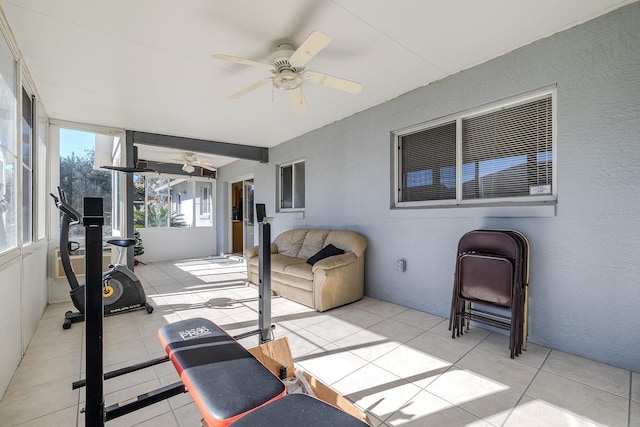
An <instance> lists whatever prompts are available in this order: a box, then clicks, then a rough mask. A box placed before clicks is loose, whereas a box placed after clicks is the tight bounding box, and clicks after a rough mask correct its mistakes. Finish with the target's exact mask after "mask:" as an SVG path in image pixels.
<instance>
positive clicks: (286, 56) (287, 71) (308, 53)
mask: <svg viewBox="0 0 640 427" xmlns="http://www.w3.org/2000/svg"><path fill="white" fill-rule="evenodd" d="M329 42H331V38H329V36H328V35H327V34H325V33H323V32H320V31H313V32H312V33H311V34H310V35H309V36H308V37H307V38H306V40H305V41H304V42H303V43H302V44H301V45H300V47H298V48H297V49H294V48H293V46H292V45H290V44H287V43H283V44H280V45H279V46H278V48H277V49H276V51H275V52H273V53H272V54H271V55H270V56H269V62H260V61H254V60H251V59H245V58H239V57H237V56H231V55H225V54H221V53H217V54H214V55H211V57H212V58H214V59H220V60H223V61H231V62H236V63H238V64H243V65H248V66H251V67H258V68H264V69H267V70H269V71H270V72H271V73H272V74H273V76H271V77H266V78H264V79H262V80H258V81H257V82H255V83H253V84H252V85H250V86H247V87H246V88H244V89H242V90H240V91H238V92H236V93H234V94H232V95H231V96H229V99H238V98H240V97H241V96H244V95H246V94H247V93H249V92H251V91H253V90H255V89H257V88H259V87H260V86H263V85H265V84H267V83H271V84H272V85H273V87H275V88H277V89H281V90H285V91H286V92H287V94H288V95H289V99H290V100H291V103H292V104H293V108H294V109H295V111H296V113H298V114H304V113H306V112H307V111H309V107H308V106H307V102H306V100H305V98H304V94H303V93H302V82H303V80H308V81H310V82H312V83H317V84H319V85H323V86H328V87H331V88H334V89H338V90H341V91H344V92H348V93H352V94H356V93H359V92H360V90H362V85H361V84H360V83H357V82H354V81H351V80H347V79H343V78H340V77H335V76H331V75H329V74H325V73H321V72H318V71H311V70H306V69H305V65H306V64H307V62H309V61H310V60H311V58H313V57H314V56H316V55H317V54H318V52H320V51H321V50H322V49H324V48H325V46H327V45H328V44H329Z"/></svg>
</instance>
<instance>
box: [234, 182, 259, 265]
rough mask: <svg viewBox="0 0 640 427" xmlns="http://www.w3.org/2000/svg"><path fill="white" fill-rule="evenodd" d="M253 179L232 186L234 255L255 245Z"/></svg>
mask: <svg viewBox="0 0 640 427" xmlns="http://www.w3.org/2000/svg"><path fill="white" fill-rule="evenodd" d="M253 192H254V186H253V179H247V180H243V181H238V182H234V183H232V184H231V241H232V249H231V251H232V252H233V253H234V254H239V255H242V253H243V251H244V249H245V248H248V247H250V246H253V245H254V235H253V234H254V232H253V230H254V210H253V205H254V198H253Z"/></svg>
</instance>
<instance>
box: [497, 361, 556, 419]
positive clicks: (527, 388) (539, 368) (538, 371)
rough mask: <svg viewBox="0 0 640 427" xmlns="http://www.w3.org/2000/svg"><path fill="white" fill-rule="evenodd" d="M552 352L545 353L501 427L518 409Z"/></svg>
mask: <svg viewBox="0 0 640 427" xmlns="http://www.w3.org/2000/svg"><path fill="white" fill-rule="evenodd" d="M552 351H553V350H550V351H549V353H547V355H546V356H545V358H544V360H543V361H542V363H541V364H540V366H539V367H538V370H537V372H536V374H535V375H534V376H533V378H531V381H530V382H529V384H527V386H526V387H525V389H524V390H523V391H522V394H521V395H520V397H519V398H518V401H517V402H516V404H515V405H513V408H511V410H509V413H508V414H507V416H506V418H505V419H504V421H503V422H502V424H501V425H500V426H501V427H505V425H506V424H507V422H508V421H509V418H511V416H512V415H513V411H515V409H516V408H517V407H518V405H519V404H520V402H522V398H523V397H524V396H525V395H526V394H527V391H528V390H529V387H531V384H533V382H534V381H535V380H536V378H537V377H538V375H539V374H540V371H542V366H544V364H545V362H546V361H547V359H548V358H549V356H550V355H551V352H552Z"/></svg>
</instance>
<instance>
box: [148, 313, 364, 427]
mask: <svg viewBox="0 0 640 427" xmlns="http://www.w3.org/2000/svg"><path fill="white" fill-rule="evenodd" d="M158 336H159V338H160V342H161V343H162V346H163V347H164V349H165V351H166V352H167V355H168V356H169V358H170V360H171V362H172V363H173V365H174V367H175V368H176V370H177V371H178V374H179V375H180V379H181V380H182V382H183V383H184V385H185V387H186V388H187V390H188V391H189V393H190V394H191V396H192V398H193V400H194V402H195V403H196V406H197V407H198V409H199V410H200V413H201V414H202V417H203V419H202V422H203V425H205V426H206V427H219V426H228V425H232V426H233V427H242V426H278V427H288V426H292V427H293V426H300V425H305V426H306V427H315V426H326V425H340V426H345V427H351V426H353V427H362V426H366V425H367V424H365V423H363V422H362V421H360V420H358V419H356V418H354V417H352V416H351V415H349V414H347V413H344V412H342V411H341V410H339V409H337V408H335V407H333V406H331V405H329V404H326V403H324V402H322V401H320V400H318V399H315V398H312V397H309V396H303V395H289V396H285V395H286V389H285V386H284V384H283V383H282V381H280V380H279V379H278V377H276V376H275V375H274V374H273V373H272V372H271V371H269V370H268V369H267V368H266V367H265V366H264V365H263V364H262V363H260V361H258V359H256V358H255V357H253V356H252V355H251V353H249V352H248V351H247V350H246V349H245V348H244V347H243V346H242V345H240V344H239V343H238V342H237V341H236V340H235V339H233V338H232V337H231V336H229V335H228V334H227V333H226V332H225V331H224V330H223V329H221V328H220V327H219V326H217V325H216V324H214V323H213V322H211V321H209V320H207V319H203V318H194V319H187V320H182V321H179V322H176V323H171V324H168V325H165V326H163V327H162V328H160V330H159V331H158ZM247 414H249V415H247ZM245 418H246V420H245ZM327 422H329V424H327Z"/></svg>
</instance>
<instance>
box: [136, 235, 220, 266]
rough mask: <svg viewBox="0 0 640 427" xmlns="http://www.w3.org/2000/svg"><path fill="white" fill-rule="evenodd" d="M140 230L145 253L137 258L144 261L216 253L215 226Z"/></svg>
mask: <svg viewBox="0 0 640 427" xmlns="http://www.w3.org/2000/svg"><path fill="white" fill-rule="evenodd" d="M139 231H140V237H141V238H142V244H143V246H144V254H143V255H141V256H139V257H136V258H137V259H138V260H140V261H142V262H154V261H166V260H172V259H185V258H196V257H206V256H209V255H213V254H215V253H216V230H215V228H213V227H197V228H166V227H163V228H142V229H139Z"/></svg>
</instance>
